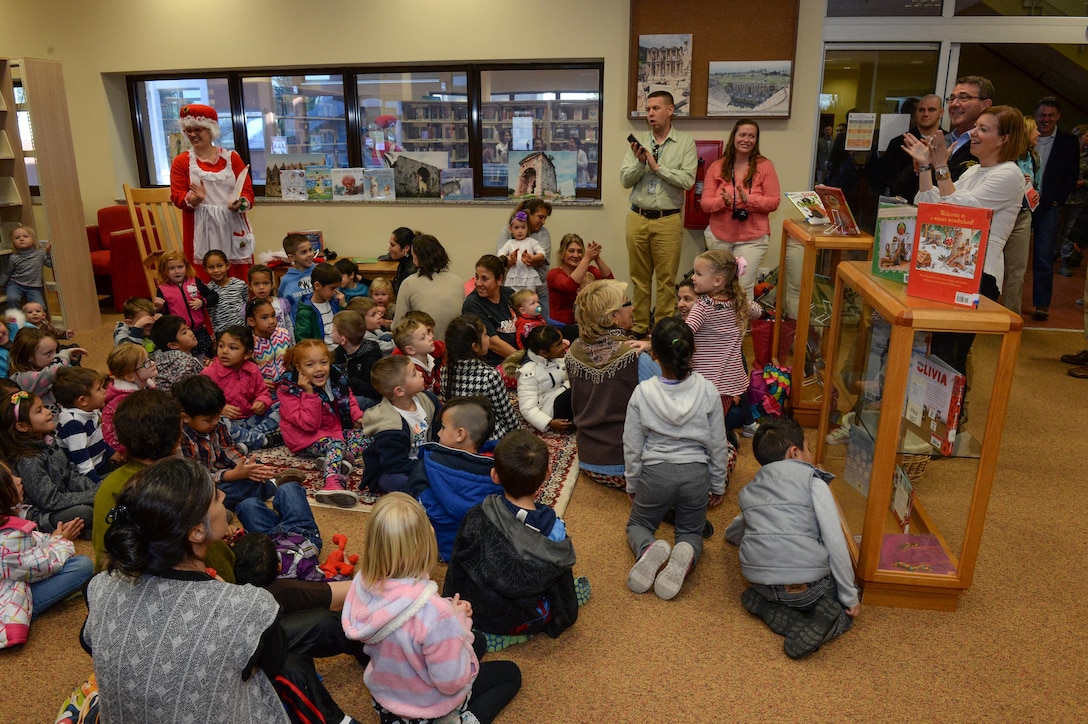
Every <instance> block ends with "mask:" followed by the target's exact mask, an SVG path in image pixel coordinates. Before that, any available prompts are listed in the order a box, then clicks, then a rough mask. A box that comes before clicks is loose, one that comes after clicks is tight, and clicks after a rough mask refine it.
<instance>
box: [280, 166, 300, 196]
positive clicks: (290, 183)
mask: <svg viewBox="0 0 1088 724" xmlns="http://www.w3.org/2000/svg"><path fill="white" fill-rule="evenodd" d="M279 186H280V194H279V195H280V196H281V197H282V198H284V199H286V200H287V201H305V200H306V172H305V171H304V170H302V169H288V170H286V171H280V184H279Z"/></svg>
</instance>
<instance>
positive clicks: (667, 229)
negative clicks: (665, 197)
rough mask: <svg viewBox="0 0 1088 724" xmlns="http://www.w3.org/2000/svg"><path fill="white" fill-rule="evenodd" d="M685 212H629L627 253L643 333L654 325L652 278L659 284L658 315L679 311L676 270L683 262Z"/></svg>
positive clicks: (637, 322)
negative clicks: (656, 216) (651, 215)
mask: <svg viewBox="0 0 1088 724" xmlns="http://www.w3.org/2000/svg"><path fill="white" fill-rule="evenodd" d="M681 216H682V214H673V215H672V216H666V217H664V218H661V219H647V218H646V217H645V216H642V215H641V214H636V213H635V212H634V211H629V212H627V224H626V226H627V229H626V230H627V255H628V258H629V260H630V265H631V284H632V286H633V287H634V293H633V294H632V295H631V301H632V302H634V310H635V326H634V331H635V332H637V333H639V334H643V333H645V332H648V331H649V329H650V280H651V278H653V279H654V283H655V286H656V297H657V301H656V305H655V312H654V314H655V318H656V319H664V318H665V317H671V316H672V315H673V314H675V313H676V270H677V269H678V268H679V266H680V244H681V241H682V239H683V234H684V226H683V220H682V219H681V218H680V217H681Z"/></svg>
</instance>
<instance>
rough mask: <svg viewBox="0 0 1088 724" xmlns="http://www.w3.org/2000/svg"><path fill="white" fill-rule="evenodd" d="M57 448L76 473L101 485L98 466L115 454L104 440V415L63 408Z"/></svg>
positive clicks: (92, 411) (59, 422) (59, 423)
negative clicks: (58, 446) (66, 457)
mask: <svg viewBox="0 0 1088 724" xmlns="http://www.w3.org/2000/svg"><path fill="white" fill-rule="evenodd" d="M57 444H59V445H60V446H61V448H63V449H64V452H65V453H67V455H68V462H70V463H71V464H72V466H73V467H75V469H76V471H77V472H80V473H83V474H84V475H86V476H88V477H90V478H91V479H92V480H95V481H99V480H101V479H102V478H101V476H100V475H99V466H100V465H101V464H102V460H103V458H105V457H106V456H107V455H112V454H113V451H112V450H110V446H109V445H107V444H106V441H105V440H104V439H103V438H102V413H101V412H99V411H98V410H81V409H79V408H78V407H62V408H60V418H59V420H58V421H57Z"/></svg>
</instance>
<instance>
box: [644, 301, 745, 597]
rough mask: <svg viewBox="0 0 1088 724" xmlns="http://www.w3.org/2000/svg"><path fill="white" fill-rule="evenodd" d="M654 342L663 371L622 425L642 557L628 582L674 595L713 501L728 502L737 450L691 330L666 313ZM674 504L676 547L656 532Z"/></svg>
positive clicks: (698, 548)
mask: <svg viewBox="0 0 1088 724" xmlns="http://www.w3.org/2000/svg"><path fill="white" fill-rule="evenodd" d="M650 343H651V346H652V349H653V356H654V359H656V360H657V362H658V363H659V364H660V365H661V372H662V374H661V376H660V377H652V378H650V379H648V380H646V381H645V382H643V383H641V384H640V385H639V386H638V387H636V388H635V392H634V394H632V395H631V401H630V402H629V403H628V405H627V420H626V421H625V423H624V426H623V457H624V468H625V470H624V475H625V477H626V478H627V494H628V495H629V496H631V502H632V506H631V517H630V518H629V519H628V521H627V543H628V545H630V546H631V551H632V552H633V553H634V554H635V558H637V559H638V560H637V561H636V562H635V565H634V567H633V568H631V571H630V573H628V575H627V587H628V588H630V589H631V590H632V591H634V592H635V593H645V592H646V591H648V590H650V587H651V586H653V589H654V593H656V594H657V595H658V596H659V597H661V598H663V599H666V600H667V599H671V598H673V597H674V596H676V594H677V593H679V592H680V587H681V586H682V585H683V583H684V578H685V577H686V576H687V574H688V571H689V570H691V568H692V566H694V565H695V562H696V561H697V560H698V559H699V554H700V553H701V552H702V550H703V535H702V533H703V525H704V524H705V523H706V511H707V507H708V506H716V505H719V504H720V503H721V502H722V496H723V495H724V494H725V486H726V484H727V483H728V480H729V472H730V470H732V467H733V464H734V463H735V462H736V453H735V451H733V450H732V448H731V447H730V445H729V443H728V442H727V441H726V437H725V417H724V415H723V414H722V405H721V397H720V396H719V394H718V391H717V388H715V387H714V385H713V384H712V383H711V382H709V381H708V380H707V379H706V378H705V377H703V376H702V375H700V374H699V373H698V372H692V370H691V355H692V352H693V351H694V348H695V341H694V339H693V337H692V333H691V330H690V329H689V328H688V327H687V325H685V324H684V323H683V322H682V321H680V320H678V319H675V318H666V319H662V320H661V321H660V322H658V323H657V324H656V325H655V326H654V331H653V336H652V337H651V340H650ZM674 507H675V508H676V546H675V547H674V548H671V549H670V547H669V544H668V543H666V542H665V541H663V540H659V539H656V538H655V537H654V534H655V533H656V532H657V528H658V526H660V525H661V520H662V518H664V517H665V514H666V513H667V512H668V511H669V509H670V508H674ZM666 563H667V565H666ZM662 566H665V567H664V568H663V569H662ZM659 569H660V573H659V572H658V571H659Z"/></svg>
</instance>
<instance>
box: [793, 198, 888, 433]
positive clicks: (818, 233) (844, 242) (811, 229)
mask: <svg viewBox="0 0 1088 724" xmlns="http://www.w3.org/2000/svg"><path fill="white" fill-rule="evenodd" d="M791 241H792V242H794V243H797V244H801V245H802V246H804V259H803V262H802V265H801V289H800V293H799V297H798V300H797V320H796V321H797V331H796V334H795V336H794V345H793V369H792V372H791V375H790V405H791V406H792V408H793V416H794V418H795V419H796V420H797V421H798V422H799V423H801V424H802V425H806V426H809V427H815V426H816V425H818V424H819V423H820V395H819V394H813V395H809V399H805V394H804V392H805V386H804V381H805V357H806V343H807V341H808V332H809V326H810V322H811V311H812V289H813V287H814V286H815V283H816V257H817V255H818V254H819V253H820V252H821V251H829V252H830V253H831V267H832V269H834V268H835V267H837V266H838V265H839V263H840V262H841V261H842V252H844V251H862V252H865V254H866V256H865V258H866V259H870V258H871V257H872V253H873V237H872V236H871V235H869V234H866V233H860V234H857V235H856V236H842V235H841V234H824V233H823V227H821V226H812V225H810V224H805V223H803V222H800V221H797V220H795V219H786V220H785V221H783V222H782V249H781V251H780V254H779V261H778V293H777V294H775V301H774V311H775V315H774V316H775V325H774V339H773V340H772V345H773V346H772V347H771V349H772V350H777V349H778V342H779V340H780V339H781V334H782V331H781V324H782V319H783V318H784V316H785V312H786V306H785V305H786V302H785V298H786V279H787V269H786V251H787V247H788V246H789V244H790V242H791ZM824 347H825V345H824V344H823V343H821V348H824ZM823 351H824V352H826V349H824V350H823ZM817 379H818V376H817ZM812 387H813V388H816V389H814V392H818V387H817V386H816V385H813V386H812Z"/></svg>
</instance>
